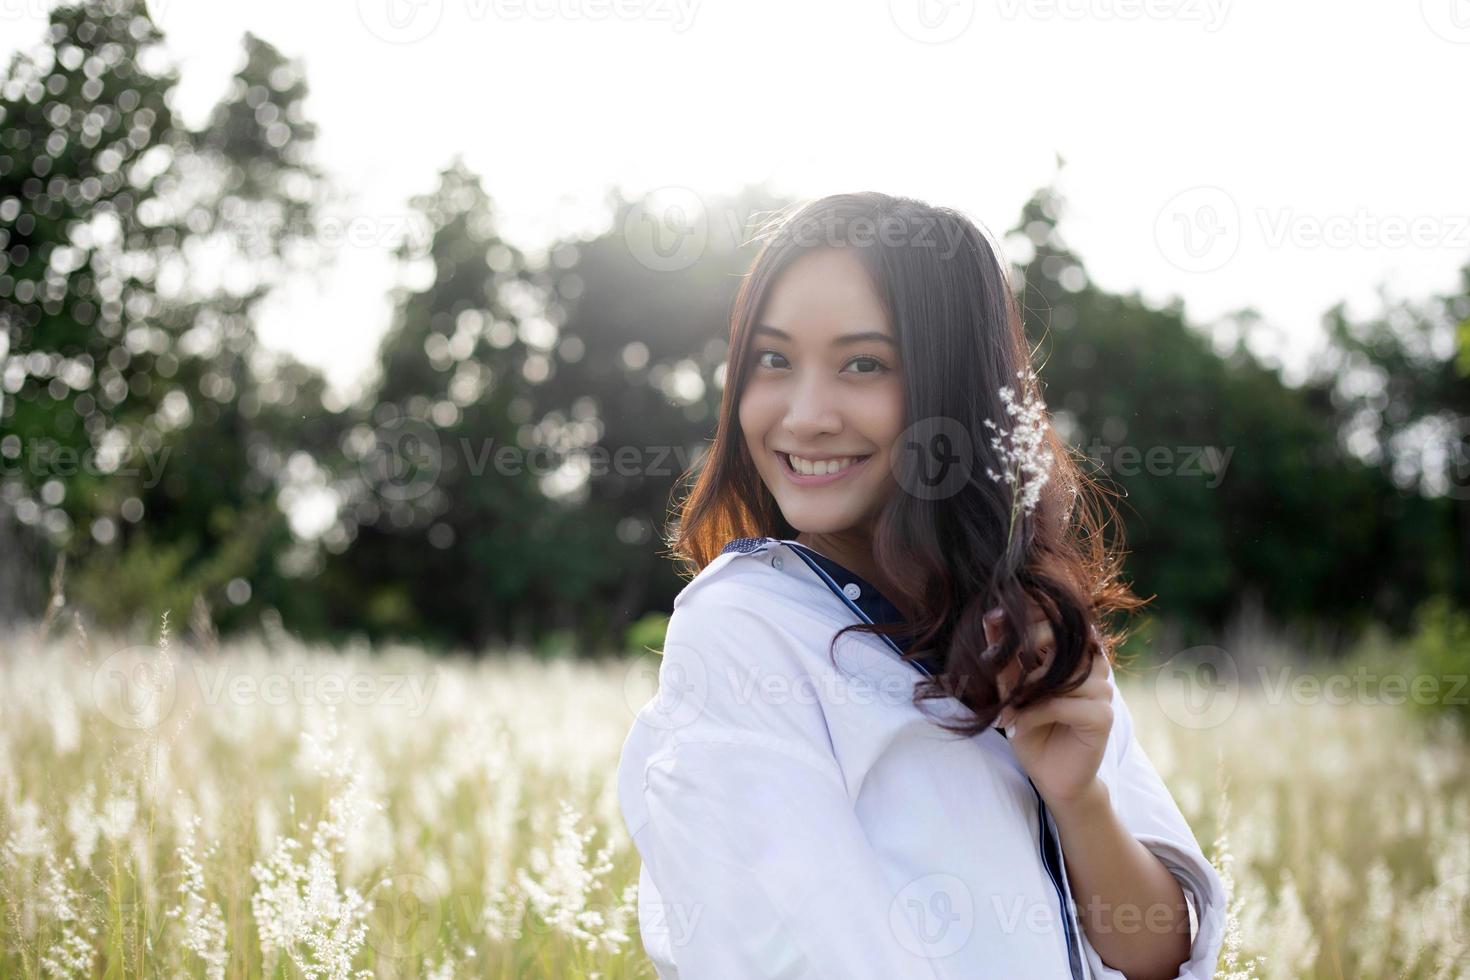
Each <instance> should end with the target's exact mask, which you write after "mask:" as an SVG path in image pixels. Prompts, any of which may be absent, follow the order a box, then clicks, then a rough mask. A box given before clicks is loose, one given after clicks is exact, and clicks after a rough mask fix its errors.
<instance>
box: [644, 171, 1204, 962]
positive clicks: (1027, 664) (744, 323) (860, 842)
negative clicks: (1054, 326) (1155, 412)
mask: <svg viewBox="0 0 1470 980" xmlns="http://www.w3.org/2000/svg"><path fill="white" fill-rule="evenodd" d="M1028 355H1029V351H1028V348H1027V346H1026V342H1025V337H1024V336H1023V333H1022V329H1021V320H1020V316H1019V313H1018V309H1017V304H1016V302H1015V298H1014V294H1013V292H1012V290H1011V289H1010V286H1009V284H1008V282H1007V279H1006V276H1005V273H1004V271H1003V267H1002V264H1001V261H1000V259H999V258H998V257H997V255H996V252H995V250H994V249H993V248H992V247H991V245H990V243H989V242H988V241H987V239H986V238H985V236H984V235H982V234H981V233H980V231H979V230H978V229H977V228H976V227H975V226H974V225H973V224H972V223H971V222H970V221H968V220H967V219H966V218H964V217H963V216H961V215H959V214H958V213H956V212H954V211H951V210H948V209H942V208H933V207H930V206H927V205H925V204H922V203H920V202H917V201H914V200H910V199H906V198H894V197H889V196H886V195H882V194H875V193H869V194H854V195H838V196H834V197H829V198H825V199H823V200H820V201H817V202H815V203H813V204H811V205H809V206H807V207H805V208H802V209H801V210H799V211H797V212H795V213H794V214H791V215H789V216H787V217H785V218H784V219H783V220H781V221H779V222H778V223H777V224H776V225H775V227H774V230H773V231H772V232H771V233H770V234H769V235H768V236H767V238H766V241H765V243H764V244H763V246H762V248H761V251H760V253H759V255H758V256H757V258H756V259H755V262H754V265H753V267H752V269H751V271H750V273H749V275H748V276H747V277H746V279H745V281H744V283H743V285H742V288H741V290H740V293H739V295H738V297H737V299H736V304H735V309H734V312H733V317H732V323H731V344H730V357H729V362H728V370H727V379H726V384H725V392H724V397H723V404H722V408H721V413H720V419H719V424H718V428H717V432H716V435H715V440H714V445H713V447H712V449H711V452H710V453H709V455H708V456H707V457H706V459H705V460H704V461H703V463H702V465H701V467H700V471H699V474H698V478H697V481H696V482H695V484H694V486H693V488H692V490H691V492H690V493H689V495H688V496H687V498H686V499H685V501H684V503H683V508H682V511H681V513H680V519H679V522H678V527H677V531H676V535H675V537H674V539H673V542H672V543H673V546H674V552H675V554H676V555H677V556H679V557H681V558H682V559H684V560H685V561H687V562H688V563H689V564H690V565H691V566H693V568H695V569H697V570H698V573H697V574H696V575H695V576H694V578H693V580H692V581H691V582H689V583H688V584H687V585H686V586H685V588H684V589H683V590H682V591H681V592H680V593H679V595H678V597H677V598H676V599H675V600H674V611H673V615H672V617H671V619H670V622H669V627H668V633H667V637H666V641H665V649H664V652H663V661H662V665H661V667H660V674H659V691H658V695H657V696H656V697H655V698H654V699H653V700H651V701H650V702H649V703H648V704H647V705H645V706H644V707H643V709H642V710H641V711H640V712H639V713H638V716H637V719H636V721H635V723H634V725H633V728H632V731H631V732H630V733H629V735H628V738H627V741H626V743H625V744H624V747H623V752H622V757H621V761H620V765H619V772H618V791H619V803H620V807H621V809H622V813H623V817H624V820H625V821H626V823H627V825H628V830H629V832H630V833H631V835H632V838H633V841H634V843H635V845H636V846H637V848H638V851H639V854H640V856H641V857H642V860H643V869H642V874H641V877H640V895H639V922H640V930H641V932H642V935H643V941H644V946H645V948H646V949H647V951H648V953H649V955H650V956H651V958H652V959H653V962H654V965H655V967H656V969H657V971H658V975H659V976H660V978H662V980H669V978H674V977H678V978H681V980H707V978H724V977H729V978H739V980H750V978H756V977H781V978H819V977H820V978H828V977H833V978H844V980H845V978H857V977H873V978H885V980H887V978H908V977H925V978H928V977H943V978H950V977H953V978H966V980H975V978H987V977H995V978H1006V980H1017V978H1024V980H1031V978H1051V977H1072V978H1078V980H1080V978H1085V977H1127V978H1129V980H1137V978H1152V977H1193V978H1204V977H1209V976H1211V975H1212V974H1213V971H1214V967H1215V959H1216V956H1217V954H1218V952H1219V947H1220V943H1221V939H1222V933H1223V924H1224V908H1223V906H1224V902H1225V896H1224V894H1223V889H1222V886H1221V882H1220V879H1219V876H1218V875H1217V874H1216V872H1215V870H1214V869H1213V868H1212V867H1211V866H1210V864H1209V862H1208V861H1207V860H1206V859H1205V857H1204V856H1203V854H1202V853H1201V851H1200V848H1199V845H1198V843H1197V841H1196V839H1195V837H1194V835H1193V833H1192V832H1191V830H1190V828H1189V826H1188V824H1187V823H1186V822H1185V820H1184V818H1183V816H1182V815H1181V814H1180V812H1179V809H1178V807H1177V806H1176V805H1175V803H1174V801H1173V799H1172V798H1171V796H1170V795H1169V792H1168V790H1167V789H1166V788H1165V786H1164V784H1163V782H1162V780H1161V779H1160V778H1159V775H1158V773H1157V771H1156V770H1155V769H1154V767H1153V765H1152V763H1151V762H1150V761H1149V758H1148V756H1147V755H1146V754H1145V752H1144V750H1143V747H1142V746H1141V745H1139V744H1138V743H1137V742H1135V741H1134V738H1133V726H1132V720H1131V717H1130V715H1129V712H1128V707H1127V705H1126V704H1125V703H1124V702H1123V700H1122V698H1121V696H1120V695H1119V693H1118V691H1117V689H1116V688H1115V687H1114V686H1113V682H1112V681H1113V673H1112V667H1111V664H1110V662H1109V658H1108V655H1107V652H1106V651H1107V649H1109V648H1110V647H1111V645H1112V642H1113V640H1114V639H1115V637H1114V636H1112V635H1111V634H1108V633H1105V632H1103V630H1102V619H1103V617H1104V616H1105V614H1108V613H1112V612H1117V611H1122V610H1128V609H1131V608H1135V607H1137V606H1138V605H1140V604H1141V602H1140V600H1138V599H1137V598H1136V597H1135V596H1133V595H1132V594H1131V593H1130V592H1129V591H1128V589H1127V588H1126V587H1125V586H1124V585H1122V584H1120V583H1119V582H1118V581H1117V580H1116V578H1115V570H1116V565H1115V561H1114V554H1113V553H1110V552H1108V551H1106V550H1105V549H1104V547H1103V545H1102V543H1101V534H1100V533H1099V532H1100V528H1101V517H1100V515H1099V507H1098V498H1097V496H1096V493H1095V488H1094V487H1093V486H1092V485H1091V484H1089V483H1088V481H1087V480H1086V479H1085V478H1084V477H1083V475H1082V474H1081V473H1080V472H1079V470H1078V469H1077V467H1076V465H1075V464H1074V463H1073V462H1072V461H1071V460H1070V459H1069V458H1068V455H1067V453H1066V450H1065V446H1064V445H1063V444H1062V443H1061V442H1060V440H1059V439H1058V437H1057V436H1056V435H1055V434H1054V433H1053V431H1052V430H1051V428H1050V426H1049V425H1048V424H1047V423H1046V419H1045V414H1044V411H1042V409H1041V406H1040V405H1039V403H1038V401H1037V397H1038V392H1037V384H1036V381H1035V379H1034V377H1033V376H1032V375H1030V373H1029V365H1028V361H1029V356H1028ZM987 614H988V615H987ZM1015 624H1025V628H1024V629H1021V628H1017V626H1016V625H1015Z"/></svg>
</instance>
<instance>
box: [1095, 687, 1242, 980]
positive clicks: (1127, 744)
mask: <svg viewBox="0 0 1470 980" xmlns="http://www.w3.org/2000/svg"><path fill="white" fill-rule="evenodd" d="M1108 669H1109V677H1110V678H1112V676H1113V675H1112V667H1111V665H1109V668H1108ZM1107 752H1108V761H1107V762H1106V763H1105V764H1104V766H1103V767H1102V769H1101V770H1100V775H1102V777H1103V780H1104V782H1105V783H1106V784H1107V786H1108V792H1109V794H1110V796H1111V798H1112V803H1113V809H1114V811H1115V812H1116V813H1117V814H1118V818H1119V820H1120V821H1121V822H1122V824H1123V826H1124V827H1126V828H1127V829H1128V830H1129V831H1130V832H1131V833H1132V834H1133V836H1134V837H1135V838H1137V839H1138V841H1139V842H1140V843H1142V844H1143V846H1144V847H1146V848H1148V849H1149V851H1150V852H1152V853H1153V854H1154V855H1155V856H1156V857H1157V858H1158V859H1159V860H1160V861H1161V862H1162V863H1163V865H1164V867H1166V868H1168V870H1169V872H1170V874H1172V875H1173V876H1174V878H1175V879H1176V880H1177V881H1178V882H1179V885H1180V888H1182V889H1183V891H1184V898H1185V901H1186V903H1187V904H1188V905H1189V916H1190V929H1191V936H1192V941H1191V944H1190V950H1189V959H1188V960H1186V961H1185V963H1184V964H1183V965H1182V966H1181V967H1180V968H1179V973H1178V974H1177V975H1176V978H1175V980H1210V978H1212V977H1213V976H1214V975H1215V966H1216V961H1217V959H1218V957H1219V955H1220V946H1221V943H1222V942H1223V940H1224V936H1225V905H1226V901H1227V898H1226V895H1225V886H1224V883H1223V882H1222V881H1221V880H1220V874H1219V872H1218V871H1216V870H1215V867H1214V865H1212V864H1211V863H1210V861H1209V859H1207V858H1206V857H1205V855H1204V852H1203V851H1202V850H1201V849H1200V846H1199V842H1198V841H1197V840H1196V839H1195V836H1194V832H1193V831H1192V830H1190V827H1189V823H1188V822H1187V821H1186V820H1185V819H1184V814H1183V813H1181V812H1180V810H1179V806H1178V804H1176V803H1175V802H1174V797H1173V796H1172V795H1171V794H1170V793H1169V789H1168V787H1167V786H1165V785H1164V781H1163V779H1162V778H1161V777H1160V776H1159V773H1158V770H1157V769H1156V768H1155V767H1154V764H1153V762H1152V761H1151V760H1150V759H1149V757H1148V753H1147V752H1145V751H1144V748H1143V746H1142V745H1141V744H1140V743H1139V742H1138V739H1137V738H1136V737H1135V735H1134V731H1133V716H1132V714H1131V712H1130V711H1129V710H1128V704H1127V702H1126V701H1124V700H1123V694H1122V692H1121V691H1119V690H1118V688H1117V684H1116V681H1115V683H1114V687H1113V731H1112V734H1111V736H1110V738H1109V746H1108V750H1107ZM1082 946H1083V951H1084V953H1085V954H1086V957H1087V961H1088V965H1089V966H1090V967H1091V968H1092V973H1093V976H1095V977H1098V978H1103V980H1126V977H1124V975H1123V973H1121V972H1120V971H1118V970H1115V969H1113V968H1112V967H1110V966H1108V965H1106V964H1105V963H1104V962H1103V961H1102V958H1101V957H1100V956H1099V955H1098V953H1097V951H1096V950H1095V949H1093V947H1092V943H1091V942H1090V941H1088V939H1087V937H1086V934H1085V933H1084V934H1083V936H1082Z"/></svg>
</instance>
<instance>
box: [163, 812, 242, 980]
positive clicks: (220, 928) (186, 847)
mask: <svg viewBox="0 0 1470 980" xmlns="http://www.w3.org/2000/svg"><path fill="white" fill-rule="evenodd" d="M199 824H200V818H199V817H198V816H196V817H194V819H193V820H191V821H189V822H188V823H186V824H185V825H184V840H183V842H182V843H181V844H180V845H179V848H178V856H179V861H180V863H182V864H183V866H184V880H183V881H182V882H180V883H179V893H180V894H181V895H183V901H182V902H181V903H179V904H178V905H175V906H173V907H172V908H170V909H169V910H168V912H167V913H166V914H167V915H168V916H169V917H170V918H174V919H179V920H180V921H182V922H183V926H184V939H183V945H184V948H185V949H187V950H190V951H191V952H193V953H195V954H197V955H198V956H199V958H200V959H201V960H203V961H204V965H205V970H206V975H207V976H208V977H209V980H223V978H224V975H225V964H226V963H227V962H228V961H229V952H228V951H227V950H226V948H225V936H226V931H225V917H224V914H223V913H222V912H221V911H220V907H219V903H218V902H211V901H209V899H208V897H207V896H206V895H205V888H204V867H203V866H202V865H201V864H200V863H199V860H198V858H197V857H196V856H195V854H194V850H195V840H196V837H197V834H198V829H199Z"/></svg>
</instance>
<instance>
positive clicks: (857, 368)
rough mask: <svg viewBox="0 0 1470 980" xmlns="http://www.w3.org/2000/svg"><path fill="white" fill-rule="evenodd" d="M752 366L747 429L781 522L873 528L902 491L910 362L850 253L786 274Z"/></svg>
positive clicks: (744, 402)
mask: <svg viewBox="0 0 1470 980" xmlns="http://www.w3.org/2000/svg"><path fill="white" fill-rule="evenodd" d="M750 357H751V358H752V360H753V362H754V363H753V364H752V365H751V367H750V374H749V375H748V377H747V380H746V385H745V390H744V391H743V392H742V394H741V398H740V427H741V429H742V430H743V431H744V433H745V444H746V448H747V449H748V450H749V451H750V455H751V458H752V459H753V460H754V461H755V466H756V469H757V471H758V472H759V473H760V475H761V479H762V480H764V481H765V483H766V486H767V487H769V488H770V490H771V493H772V494H773V495H774V496H775V498H776V503H777V505H778V506H780V508H781V513H782V514H783V515H784V516H785V518H786V520H787V521H789V522H790V523H791V524H792V526H793V527H795V528H796V529H797V530H798V531H801V532H803V533H806V534H834V533H838V532H842V531H847V530H854V529H855V530H859V531H863V530H866V529H868V528H869V526H870V522H871V520H872V518H873V517H874V516H876V514H877V512H878V510H879V508H880V507H881V506H882V504H883V502H884V500H886V499H887V496H888V494H889V493H890V492H892V490H893V489H894V487H895V486H896V483H895V481H894V479H893V476H892V471H891V470H890V464H891V462H892V453H893V452H894V442H895V441H896V439H897V437H898V435H899V433H900V432H901V431H903V427H904V408H903V384H902V373H901V367H902V365H901V364H900V363H899V360H898V339H897V337H896V336H894V333H893V329H892V325H891V324H890V323H889V322H888V317H887V315H886V314H885V313H884V311H883V307H882V304H881V303H880V302H879V301H878V297H877V296H876V295H875V294H874V292H873V287H872V285H871V283H870V282H869V281H868V276H867V273H866V272H865V271H864V269H863V266H862V265H861V263H860V262H859V260H858V259H857V257H856V256H855V255H854V254H853V253H852V252H851V250H850V249H849V248H823V249H817V250H814V251H811V252H808V253H807V254H805V255H803V256H801V257H800V258H798V259H797V260H796V261H795V262H793V263H792V264H791V265H790V266H788V267H787V269H786V271H785V272H784V273H782V275H781V277H780V278H779V279H778V280H777V281H776V283H775V284H774V285H773V286H772V288H771V291H770V293H769V295H768V296H767V298H766V303H765V308H764V310H763V311H762V315H761V316H760V318H759V319H757V321H756V324H755V326H754V333H753V335H752V338H751V353H750ZM792 456H794V457H796V459H795V460H793V459H792V458H791V457H792ZM793 463H794V465H795V468H794V469H793Z"/></svg>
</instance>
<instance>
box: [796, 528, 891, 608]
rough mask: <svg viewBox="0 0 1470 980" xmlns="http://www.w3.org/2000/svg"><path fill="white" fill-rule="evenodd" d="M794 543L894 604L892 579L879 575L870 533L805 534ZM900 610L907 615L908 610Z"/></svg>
mask: <svg viewBox="0 0 1470 980" xmlns="http://www.w3.org/2000/svg"><path fill="white" fill-rule="evenodd" d="M795 540H796V541H797V543H799V544H804V545H806V546H807V547H808V548H810V549H812V550H813V551H815V552H816V553H817V554H819V555H824V556H826V557H828V558H830V559H832V560H833V561H835V562H836V563H837V564H839V565H841V566H842V567H844V568H847V569H851V570H852V572H853V573H854V574H856V575H858V576H860V577H861V578H863V579H866V580H867V581H868V582H870V583H872V585H873V587H874V588H875V589H877V590H878V591H879V592H881V593H883V595H885V596H887V597H888V600H889V601H890V602H893V603H895V604H898V603H900V602H901V597H900V596H899V595H898V590H897V589H896V588H895V587H894V583H893V580H892V579H891V578H889V577H888V576H887V575H885V574H883V572H882V570H881V569H880V568H879V567H878V563H877V561H876V560H875V559H874V557H873V538H872V535H871V534H867V533H859V532H854V531H842V532H839V533H836V534H809V533H807V532H805V531H803V532H801V533H800V534H798V535H797V536H796V538H795ZM900 611H901V612H903V613H904V614H905V615H909V613H910V610H907V609H903V608H902V607H901V606H900Z"/></svg>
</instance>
